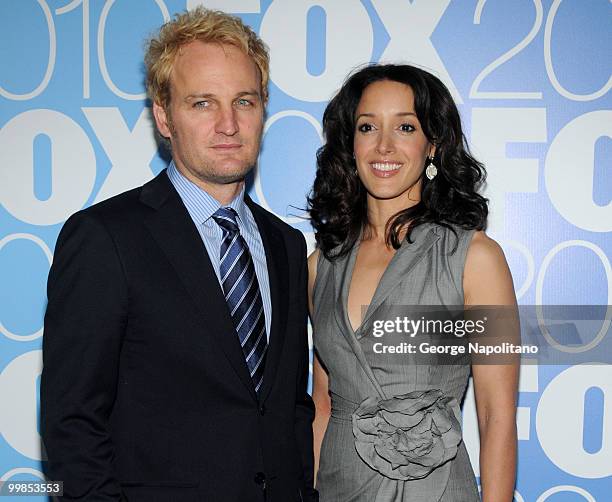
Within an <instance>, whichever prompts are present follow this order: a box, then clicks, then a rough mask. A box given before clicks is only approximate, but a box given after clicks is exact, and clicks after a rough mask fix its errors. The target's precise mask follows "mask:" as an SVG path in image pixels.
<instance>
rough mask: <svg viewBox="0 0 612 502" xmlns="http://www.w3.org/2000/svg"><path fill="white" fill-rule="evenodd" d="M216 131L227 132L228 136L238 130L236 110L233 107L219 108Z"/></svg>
mask: <svg viewBox="0 0 612 502" xmlns="http://www.w3.org/2000/svg"><path fill="white" fill-rule="evenodd" d="M215 132H217V133H220V134H225V135H226V136H233V135H234V134H236V133H237V132H238V121H237V119H236V110H234V108H233V107H227V108H226V107H222V108H221V109H220V110H219V113H218V115H217V123H216V124H215Z"/></svg>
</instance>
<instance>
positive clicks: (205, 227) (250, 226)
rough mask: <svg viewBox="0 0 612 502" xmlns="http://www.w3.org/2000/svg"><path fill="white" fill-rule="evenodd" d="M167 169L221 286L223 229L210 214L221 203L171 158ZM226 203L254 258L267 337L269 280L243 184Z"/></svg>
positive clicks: (270, 305) (268, 325)
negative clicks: (235, 214) (180, 170)
mask: <svg viewBox="0 0 612 502" xmlns="http://www.w3.org/2000/svg"><path fill="white" fill-rule="evenodd" d="M167 173H168V177H169V178H170V181H171V183H172V184H173V185H174V188H176V191H177V192H178V194H179V196H180V197H181V199H182V201H183V204H185V207H186V208H187V211H188V212H189V215H190V216H191V219H192V220H193V223H194V224H195V226H196V228H197V229H198V232H199V233H200V237H201V238H202V242H203V243H204V247H205V248H206V251H207V252H208V256H209V257H210V261H211V263H212V266H213V268H214V269H215V273H216V274H217V280H218V281H219V287H221V276H220V273H219V268H220V256H219V254H220V250H221V242H222V241H223V232H222V231H221V227H220V226H219V225H218V224H217V222H216V221H215V220H214V219H213V218H212V215H213V214H214V212H215V211H216V210H217V209H219V208H220V207H221V204H219V201H217V200H216V199H215V198H214V197H212V196H211V195H209V194H208V193H207V192H206V191H204V190H202V189H201V188H200V187H198V186H197V185H196V184H195V183H193V182H191V181H190V180H188V179H187V178H185V176H183V175H182V174H181V173H180V172H179V170H178V169H177V167H176V166H175V165H174V162H173V161H172V162H170V165H169V166H168V170H167ZM226 207H231V208H232V209H234V211H236V213H237V214H238V221H237V223H238V228H239V229H240V233H241V235H242V236H243V237H244V240H245V241H246V243H247V246H248V247H249V251H250V252H251V256H252V258H253V264H254V265H255V275H257V281H258V282H259V289H260V291H261V299H262V302H263V308H264V315H265V318H266V336H267V337H268V340H270V326H271V319H272V301H271V299H270V280H269V278H268V267H267V265H266V251H265V249H264V246H263V242H262V241H261V235H259V229H258V228H257V223H256V222H255V218H254V217H253V214H252V213H251V210H250V209H249V208H248V207H247V205H246V204H245V202H244V186H243V187H242V190H241V191H240V193H239V194H238V196H237V197H236V198H235V199H234V200H232V202H230V203H229V204H228V205H227V206H226Z"/></svg>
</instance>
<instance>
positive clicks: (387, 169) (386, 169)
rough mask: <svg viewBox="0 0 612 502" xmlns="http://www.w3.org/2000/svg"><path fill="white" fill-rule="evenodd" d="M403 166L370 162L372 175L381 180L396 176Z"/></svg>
mask: <svg viewBox="0 0 612 502" xmlns="http://www.w3.org/2000/svg"><path fill="white" fill-rule="evenodd" d="M402 165H403V164H401V163H399V162H370V168H371V170H372V173H374V176H378V177H379V178H389V177H391V176H394V175H396V174H397V173H398V172H399V170H400V168H401V167H402Z"/></svg>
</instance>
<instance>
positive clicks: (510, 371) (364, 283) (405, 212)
mask: <svg viewBox="0 0 612 502" xmlns="http://www.w3.org/2000/svg"><path fill="white" fill-rule="evenodd" d="M323 129H324V133H325V137H326V144H325V145H324V146H323V147H322V148H321V149H320V150H319V152H318V155H317V165H318V167H317V175H316V179H315V182H314V187H313V190H312V193H311V195H310V197H309V205H310V214H311V218H312V224H313V227H314V228H315V231H316V240H317V248H318V249H317V250H316V251H315V252H314V253H313V255H311V257H310V258H309V275H310V277H309V291H310V299H311V316H312V320H313V329H314V345H315V361H314V369H313V375H314V380H313V398H314V400H315V404H316V407H317V415H316V418H315V423H314V435H315V457H316V462H317V465H318V478H317V489H318V490H319V492H320V496H321V501H322V502H345V501H363V502H366V501H367V502H371V501H377V502H382V501H393V502H400V501H404V502H407V501H410V502H415V501H428V502H429V501H438V500H439V501H445V502H446V501H453V502H455V501H460V502H470V501H477V500H479V495H478V489H477V486H476V481H475V477H474V473H473V471H472V468H471V465H470V461H469V458H468V455H467V451H466V448H465V445H464V443H463V442H462V440H461V429H460V427H461V426H460V413H461V412H460V409H459V404H458V403H460V402H461V400H462V398H463V394H464V392H465V389H466V385H467V381H468V378H469V373H470V366H469V360H468V362H466V360H465V359H462V360H461V361H462V362H463V364H451V365H444V366H442V365H431V364H430V365H427V364H411V359H410V358H409V357H408V358H406V359H404V360H402V361H401V362H398V361H399V359H394V360H392V359H391V357H392V356H389V357H387V358H385V357H380V356H377V354H375V351H374V350H373V345H374V344H373V341H374V339H373V338H372V335H371V333H372V329H371V325H372V322H373V321H372V319H373V318H375V317H376V315H377V313H378V314H380V312H381V311H384V308H383V307H386V308H392V306H393V305H465V306H473V305H508V306H514V305H515V304H516V300H515V296H514V291H513V287H512V279H511V276H510V272H509V270H508V266H507V264H506V261H505V258H504V255H503V252H502V251H501V249H500V247H499V246H498V245H497V244H496V243H495V242H494V241H493V240H491V239H490V238H488V237H487V236H486V235H485V233H484V232H483V229H484V227H485V224H486V217H487V206H486V200H485V199H484V198H482V197H481V196H480V195H478V193H477V188H478V187H479V185H480V184H481V183H482V181H483V179H484V169H483V167H482V166H481V165H480V164H479V163H478V162H477V161H476V160H475V159H474V158H473V157H472V156H471V155H470V154H469V152H468V148H467V145H466V143H465V138H464V136H463V133H462V129H461V122H460V118H459V113H458V111H457V108H456V106H455V104H454V102H453V100H452V98H451V96H450V94H449V92H448V90H447V89H446V87H445V86H444V85H443V84H442V83H441V82H440V80H438V79H437V78H436V77H434V76H433V75H431V74H429V73H427V72H425V71H423V70H420V69H418V68H415V67H412V66H407V65H401V66H400V65H372V66H368V67H365V68H363V69H361V70H360V71H358V72H357V73H355V74H353V75H352V76H351V77H350V78H349V79H348V80H347V81H346V82H345V84H344V85H343V87H342V88H341V89H340V91H339V92H338V94H337V95H336V96H335V97H334V98H333V100H332V101H331V102H330V103H329V105H328V107H327V109H326V110H325V114H324V117H323ZM364 305H366V306H368V308H367V310H365V312H364V311H362V306H364ZM362 314H363V315H362ZM381 340H383V339H380V338H377V339H376V341H381ZM396 357H399V356H396ZM412 362H413V363H414V360H412ZM471 370H472V374H473V379H474V389H475V395H476V406H477V412H478V424H479V430H480V475H481V478H480V480H481V487H482V497H483V500H484V501H487V502H492V501H495V502H501V501H504V502H511V500H512V497H513V490H514V480H515V470H516V460H515V457H516V427H515V408H516V391H517V380H518V366H517V365H516V364H507V365H490V364H489V365H484V364H480V365H476V364H473V365H472V368H471ZM414 410H418V412H417V413H416V414H413V411H414ZM407 420H408V422H410V423H408V422H407Z"/></svg>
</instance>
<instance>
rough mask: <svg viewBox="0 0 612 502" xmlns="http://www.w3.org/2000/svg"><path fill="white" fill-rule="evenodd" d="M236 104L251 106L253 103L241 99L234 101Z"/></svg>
mask: <svg viewBox="0 0 612 502" xmlns="http://www.w3.org/2000/svg"><path fill="white" fill-rule="evenodd" d="M236 103H237V104H238V106H245V107H246V106H252V105H253V103H252V102H251V101H249V100H248V99H244V98H241V99H239V100H238V101H236Z"/></svg>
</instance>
